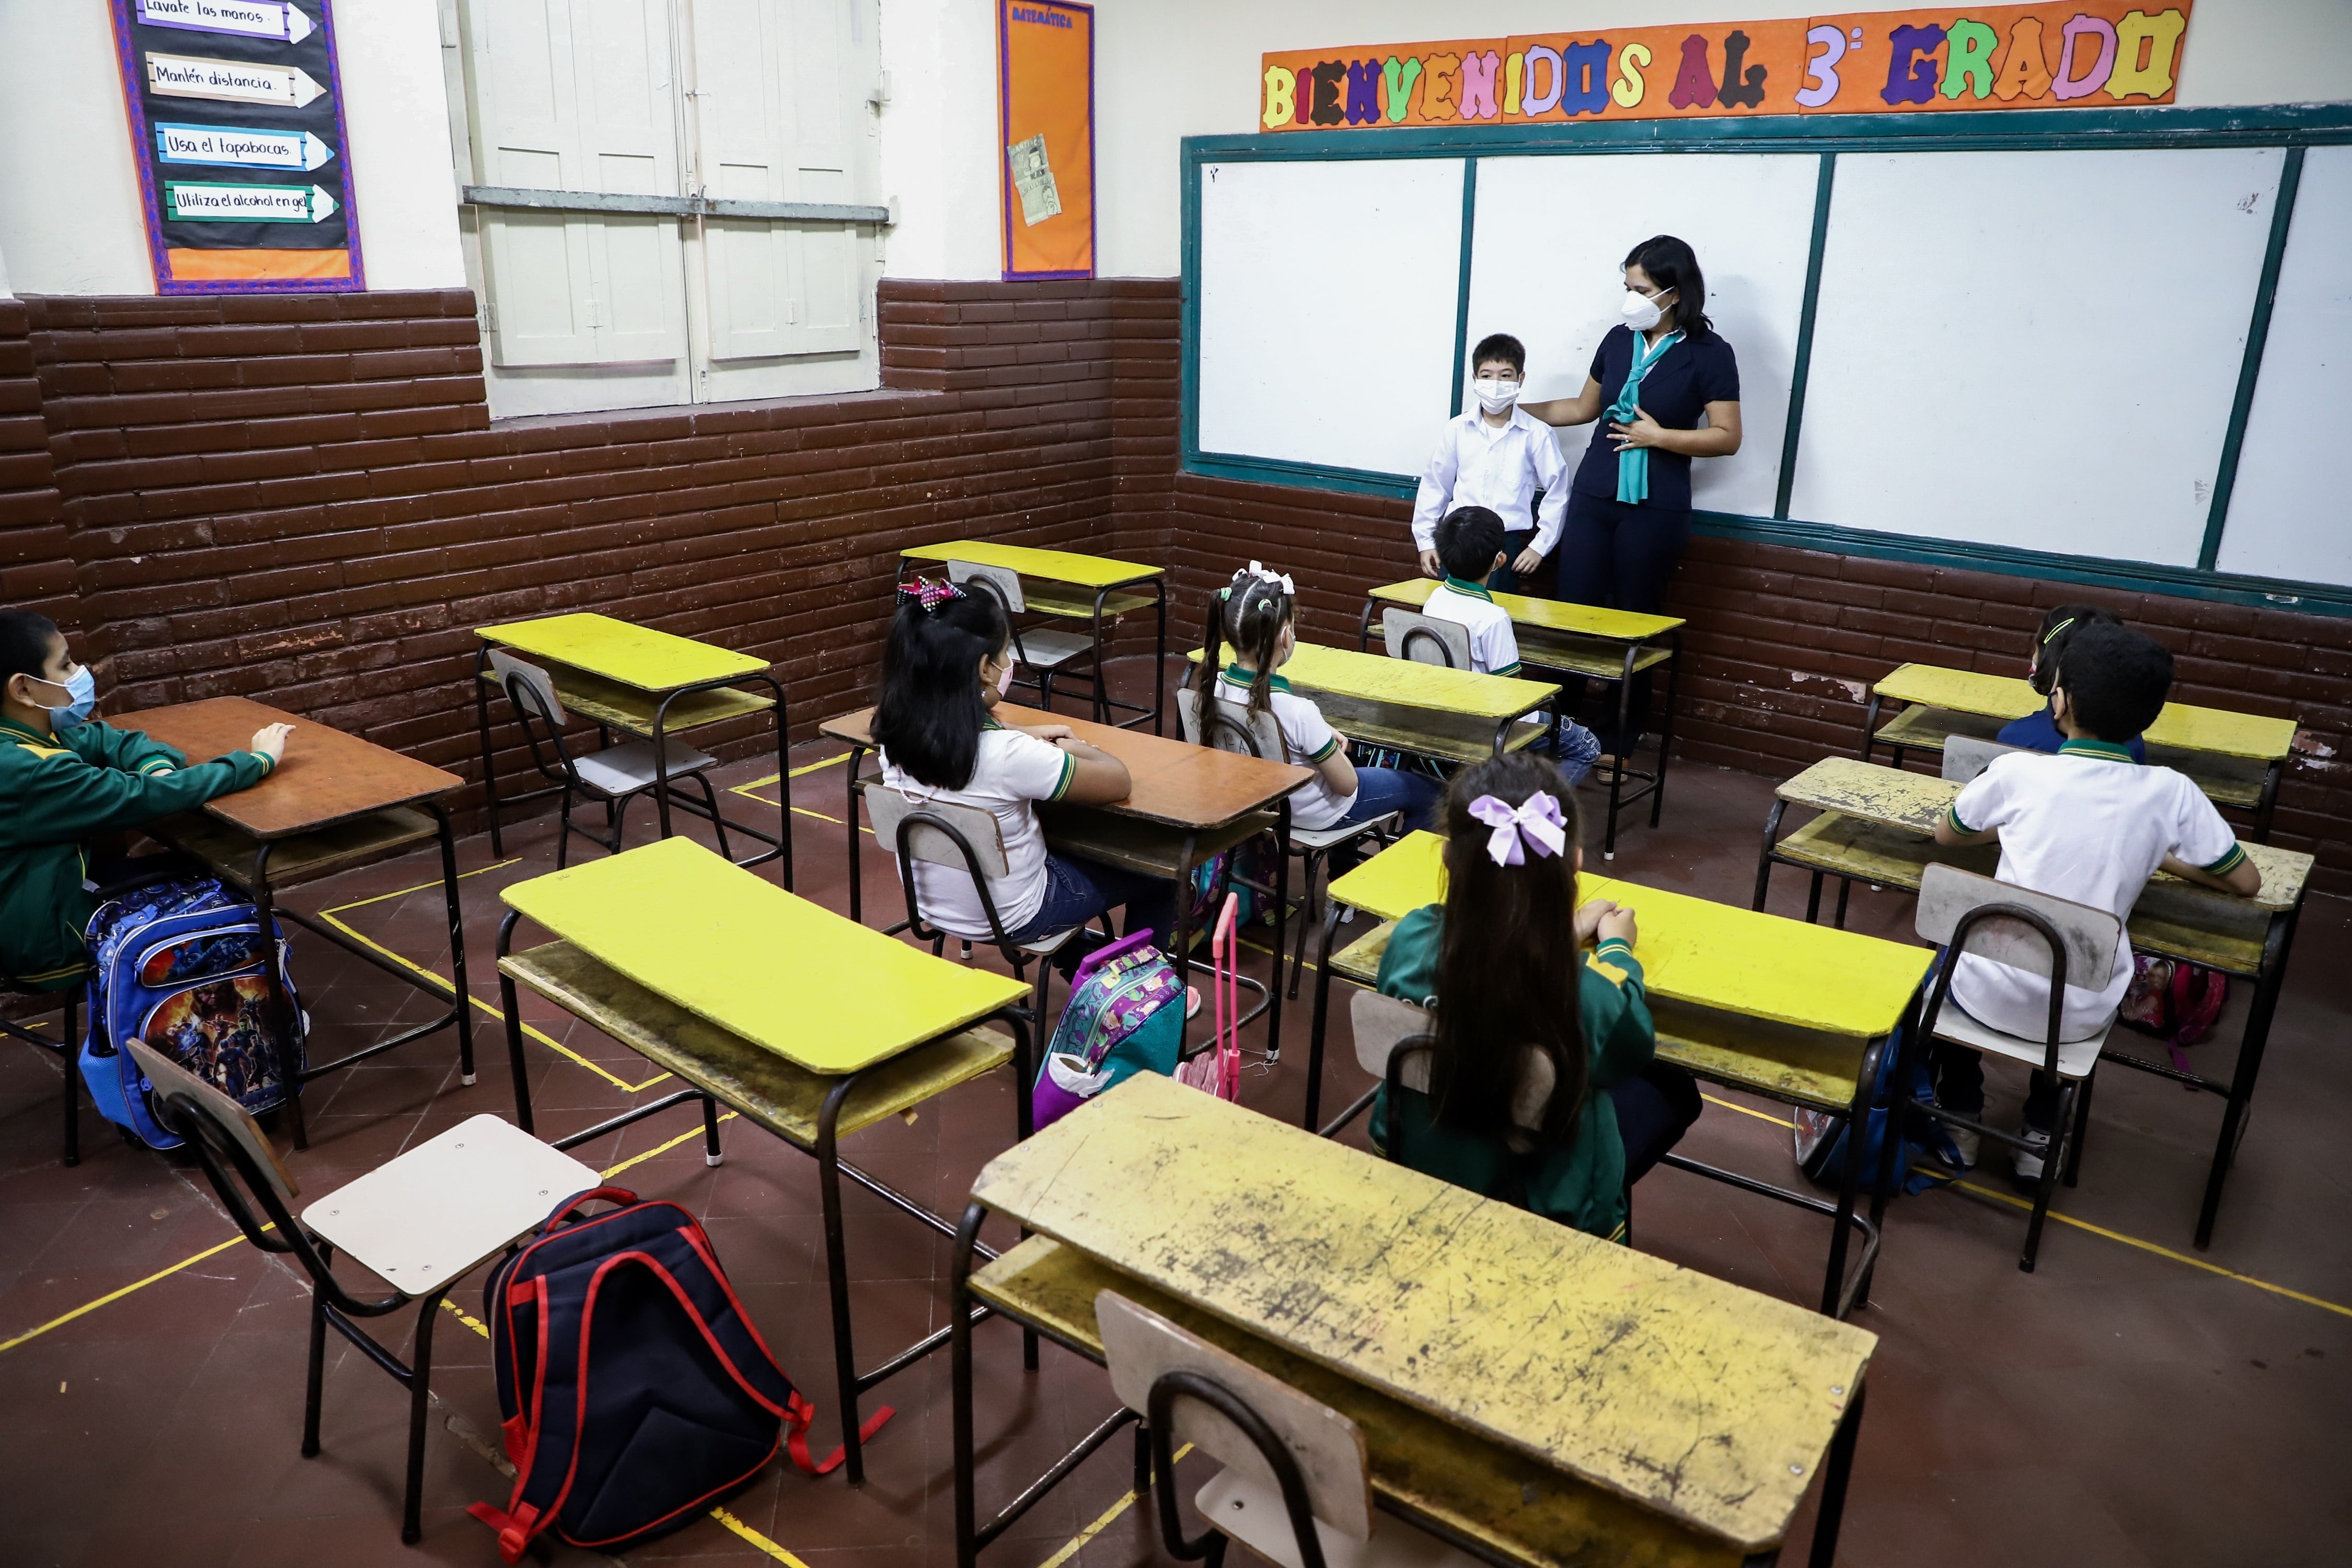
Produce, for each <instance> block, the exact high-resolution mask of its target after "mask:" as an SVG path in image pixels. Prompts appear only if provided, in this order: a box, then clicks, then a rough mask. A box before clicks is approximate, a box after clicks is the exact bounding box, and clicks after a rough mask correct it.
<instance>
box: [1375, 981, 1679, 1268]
mask: <svg viewBox="0 0 2352 1568" xmlns="http://www.w3.org/2000/svg"><path fill="white" fill-rule="evenodd" d="M1348 1018H1349V1023H1350V1024H1351V1025H1353V1026H1354V1033H1355V1037H1356V1065H1357V1066H1358V1067H1360V1068H1363V1069H1364V1070H1365V1071H1366V1072H1368V1073H1370V1074H1372V1075H1373V1076H1374V1077H1376V1078H1378V1079H1380V1080H1381V1082H1382V1083H1383V1084H1384V1085H1386V1086H1387V1088H1388V1091H1389V1102H1390V1103H1391V1105H1393V1104H1395V1103H1396V1097H1397V1094H1398V1092H1399V1091H1400V1090H1402V1089H1412V1091H1413V1092H1414V1093H1416V1094H1424V1095H1425V1094H1427V1093H1428V1092H1429V1058H1430V1054H1431V1053H1432V1052H1433V1051H1434V1050H1435V1049H1436V1047H1437V1042H1436V1041H1435V1039H1434V1038H1433V1037H1431V1035H1430V1033H1429V1014H1428V1013H1427V1012H1426V1011H1424V1010H1423V1009H1422V1008H1420V1007H1416V1006H1414V1005H1412V1003H1410V1002H1405V1001H1401V1000H1400V999H1398V998H1397V997H1394V996H1383V995H1381V994H1380V993H1379V992H1377V991H1359V992H1357V993H1356V995H1355V999H1354V1001H1352V1002H1351V1003H1349V1008H1348ZM1558 1086H1559V1077H1558V1075H1557V1074H1556V1073H1555V1072H1554V1071H1553V1070H1552V1065H1551V1058H1549V1057H1546V1056H1544V1055H1542V1054H1540V1053H1539V1052H1532V1051H1531V1052H1529V1053H1528V1058H1527V1062H1526V1066H1525V1068H1524V1070H1523V1071H1522V1072H1521V1073H1520V1075H1519V1081H1518V1083H1517V1086H1516V1087H1515V1088H1514V1089H1512V1091H1511V1121H1512V1122H1513V1124H1514V1125H1515V1127H1516V1128H1517V1130H1518V1131H1515V1132H1514V1133H1513V1135H1512V1136H1511V1137H1510V1138H1509V1139H1507V1140H1506V1142H1507V1144H1508V1146H1509V1148H1510V1150H1511V1152H1513V1153H1515V1154H1525V1153H1528V1152H1531V1151H1532V1150H1533V1149H1534V1148H1535V1143H1534V1134H1535V1131H1536V1129H1537V1128H1538V1127H1539V1126H1541V1125H1542V1123H1543V1113H1544V1107H1545V1106H1547V1105H1549V1104H1550V1103H1551V1095H1552V1090H1553V1089H1555V1088H1557V1087H1558ZM1374 1092H1375V1093H1377V1092H1378V1091H1377V1090H1375V1091H1374ZM1371 1099H1372V1095H1371V1094H1367V1095H1365V1096H1364V1097H1363V1099H1362V1100H1359V1101H1358V1102H1357V1105H1358V1106H1362V1105H1368V1104H1370V1101H1371ZM1356 1113H1357V1110H1356V1107H1350V1108H1349V1111H1348V1114H1347V1115H1346V1116H1344V1117H1342V1118H1341V1119H1340V1121H1339V1125H1340V1126H1345V1125H1346V1124H1347V1122H1348V1121H1349V1120H1351V1119H1353V1117H1354V1116H1355V1115H1356ZM1403 1145H1404V1124H1403V1119H1402V1117H1401V1116H1395V1115H1392V1116H1391V1117H1390V1119H1389V1126H1388V1146H1387V1148H1386V1149H1385V1150H1383V1151H1382V1152H1383V1153H1384V1154H1386V1156H1387V1157H1388V1158H1389V1159H1391V1160H1394V1161H1399V1162H1402V1160H1403V1159H1404V1149H1403ZM1625 1199H1626V1202H1625V1210H1626V1222H1625V1225H1626V1240H1627V1242H1628V1243H1629V1244H1630V1243H1631V1242H1632V1239H1633V1193H1632V1191H1631V1190H1630V1189H1629V1190H1628V1191H1627V1193H1626V1194H1625Z"/></svg>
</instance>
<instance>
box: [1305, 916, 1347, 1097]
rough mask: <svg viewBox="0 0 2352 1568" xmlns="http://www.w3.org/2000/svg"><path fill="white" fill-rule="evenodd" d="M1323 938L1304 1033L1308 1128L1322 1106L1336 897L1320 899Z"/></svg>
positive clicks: (1335, 920)
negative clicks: (1311, 1020)
mask: <svg viewBox="0 0 2352 1568" xmlns="http://www.w3.org/2000/svg"><path fill="white" fill-rule="evenodd" d="M1323 903H1324V910H1323V942H1322V946H1321V947H1320V948H1318V950H1317V952H1316V954H1315V1022H1314V1024H1313V1026H1311V1027H1310V1028H1309V1029H1308V1031H1307V1120H1306V1121H1305V1122H1304V1123H1302V1125H1304V1126H1305V1127H1306V1129H1307V1131H1309V1132H1313V1131H1318V1125H1317V1118H1318V1116H1319V1115H1320V1114H1321V1112H1322V1110H1323V1032H1324V1029H1325V1027H1326V1026H1327V1025H1328V1021H1329V1019H1330V1016H1331V939H1332V938H1333V937H1334V936H1335V935H1337V934H1338V932H1339V915H1340V912H1341V911H1340V908H1339V900H1336V899H1332V898H1328V897H1326V898H1325V899H1324V900H1323Z"/></svg>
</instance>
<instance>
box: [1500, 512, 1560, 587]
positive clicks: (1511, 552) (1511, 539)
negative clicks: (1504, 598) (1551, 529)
mask: <svg viewBox="0 0 2352 1568" xmlns="http://www.w3.org/2000/svg"><path fill="white" fill-rule="evenodd" d="M1534 542H1536V531H1535V530H1534V529H1532V528H1530V529H1528V530H1526V531H1523V532H1519V533H1506V534H1505V535H1503V565H1502V568H1501V569H1500V570H1499V571H1497V572H1496V574H1494V575H1493V576H1492V577H1489V578H1487V579H1486V586H1487V587H1489V588H1491V589H1493V590H1494V591H1495V592H1496V593H1498V594H1528V595H1534V596H1535V597H1537V598H1540V599H1556V598H1558V597H1559V595H1558V594H1556V593H1554V592H1553V591H1552V563H1554V562H1555V561H1557V560H1559V551H1557V550H1555V551H1553V552H1551V553H1550V554H1549V555H1547V556H1545V557H1544V558H1543V561H1542V562H1541V563H1539V564H1538V566H1537V567H1536V569H1535V570H1534V571H1532V572H1530V573H1528V574H1526V575H1525V576H1521V575H1520V574H1519V573H1518V570H1517V568H1516V567H1514V566H1513V565H1512V564H1511V563H1512V562H1514V561H1517V559H1518V558H1519V554H1520V552H1522V551H1524V550H1526V549H1527V547H1528V545H1530V544H1533V543H1534Z"/></svg>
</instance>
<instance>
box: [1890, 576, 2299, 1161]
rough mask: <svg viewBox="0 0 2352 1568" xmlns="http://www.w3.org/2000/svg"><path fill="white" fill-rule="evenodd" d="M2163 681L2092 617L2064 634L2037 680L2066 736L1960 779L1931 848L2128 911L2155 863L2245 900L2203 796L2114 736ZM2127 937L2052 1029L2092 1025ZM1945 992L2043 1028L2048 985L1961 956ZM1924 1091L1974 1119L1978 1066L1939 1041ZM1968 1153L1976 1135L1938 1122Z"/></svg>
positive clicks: (2038, 1088)
mask: <svg viewBox="0 0 2352 1568" xmlns="http://www.w3.org/2000/svg"><path fill="white" fill-rule="evenodd" d="M2170 689H2172V655H2171V654H2170V653H2169V652H2168V651H2167V650H2166V649H2165V648H2164V647H2161V646H2159V645H2158V644H2157V643H2155V642H2153V641H2151V640H2150V639H2149V638H2147V637H2142V636H2141V635H2140V634H2139V633H2137V632H2136V631H2132V630H2130V629H2129V628H2128V627H2126V626H2110V625H2106V624H2104V623H2098V622H2095V623H2093V624H2091V625H2089V626H2084V627H2082V628H2081V629H2080V630H2078V631H2076V632H2075V633H2074V636H2073V637H2070V638H2069V639H2068V641H2067V643H2066V651H2065V657H2064V660H2063V662H2062V663H2061V664H2060V665H2059V666H2058V668H2057V671H2056V679H2055V680H2054V682H2053V687H2052V690H2051V710H2052V713H2053V717H2054V718H2055V720H2056V721H2057V725H2058V728H2059V729H2060V730H2061V731H2063V732H2064V733H2065V736H2066V740H2065V742H2064V744H2063V745H2061V746H2060V747H2059V748H2058V751H2057V753H2056V754H2055V755H2044V754H2042V753H2041V752H2007V753H2004V754H2002V755H2000V756H1998V757H1995V758H1994V759H1993V760H1992V763H1991V765H1990V766H1989V767H1987V768H1986V769H1985V771H1984V772H1983V773H1980V774H1979V775H1978V776H1977V778H1976V779H1975V781H1974V782H1973V783H1971V784H1969V786H1968V787H1967V788H1966V789H1964V790H1962V791H1960V793H1959V795H1958V798H1957V799H1955V800H1954V801H1953V802H1952V804H1951V807H1950V809H1949V810H1948V811H1947V812H1946V814H1945V817H1944V820H1943V821H1941V822H1939V823H1937V825H1936V842H1937V843H1938V844H1942V845H1948V846H1952V845H1962V844H1992V843H1998V844H1999V845H2000V869H1999V870H1998V871H1997V872H1996V873H1995V875H1996V876H1998V877H1999V878H2000V880H2002V881H2004V882H2011V883H2014V884H2015V885H2017V886H2018V887H2021V888H2031V889H2033V890H2034V891H2036V892H2040V893H2048V894H2050V895H2051V896H2052V897H2053V898H2060V899H2067V900H2073V901H2074V902H2075V903H2078V904H2088V905H2090V906H2091V907H2092V908H2094V909H2102V910H2113V911H2114V913H2115V916H2116V919H2117V920H2119V921H2128V920H2129V919H2130V918H2131V911H2132V906H2133V905H2134V904H2135V903H2137V902H2138V901H2139V895H2140V889H2143V888H2145V887H2147V879H2148V878H2150V877H2151V876H2153V875H2155V874H2156V872H2158V870H2164V871H2168V872H2170V873H2171V874H2172V875H2174V876H2176V877H2179V878H2182V879H2186V880H2188V881H2191V882H2200V883H2203V884H2204V885H2205V886H2207V887H2209V888H2218V889H2221V891H2223V892H2226V893H2236V894H2238V895H2239V896H2240V897H2242V898H2251V897H2252V896H2253V895H2254V894H2255V893H2257V892H2260V891H2261V890H2262V885H2263V878H2262V873H2261V872H2260V871H2259V870H2257V869H2256V868H2255V867H2254V864H2253V862H2252V861H2251V860H2248V859H2247V858H2246V852H2245V850H2244V849H2243V848H2242V847H2240V845H2239V843H2238V840H2237V837H2236V835H2235V834H2233V833H2231V830H2230V825H2229V824H2228V823H2226V822H2224V821H2222V820H2221V813H2220V812H2218V811H2216V810H2214V809H2213V803H2212V802H2211V801H2210V800H2207V799H2206V798H2205V795H2204V793H2203V792H2202V791H2201V790H2200V789H2199V788H2198V787H2197V786H2196V785H2195V784H2191V783H2189V780H2188V779H2187V778H2186V777H2184V776H2183V775H2181V774H2179V773H2175V772H2173V771H2172V770H2171V769H2170V768H2165V767H2147V766H2145V765H2143V764H2141V763H2136V762H2134V761H2133V760H2132V755H2131V752H2130V751H2129V750H2128V749H2127V748H2126V745H2125V742H2127V741H2129V740H2130V739H2131V738H2132V737H2133V736H2135V735H2137V734H2138V733H2139V732H2140V731H2143V730H2145V729H2147V727H2148V725H2149V724H2150V723H2152V722H2153V721H2155V719H2156V716H2157V714H2158V712H2159V711H2161V710H2163V707H2164V699H2165V694H2166V693H2167V692H2168V691H2169V690H2170ZM2131 977H2132V958H2131V940H2130V938H2129V936H2128V935H2127V934H2126V935H2119V936H2118V937H2117V938H2116V955H2115V963H2113V964H2112V965H2111V966H2110V967H2109V969H2108V972H2107V973H2105V975H2104V976H2096V975H2086V976H2084V978H2085V979H2087V980H2091V981H2093V982H2095V983H2094V984H2088V985H2076V984H2073V983H2072V981H2071V980H2070V981H2069V983H2068V984H2067V986H2066V998H2065V1006H2064V1010H2063V1014H2062V1016H2061V1018H2060V1024H2059V1032H2060V1034H2061V1035H2062V1036H2063V1037H2064V1038H2066V1039H2069V1040H2084V1039H2089V1038H2090V1037H2093V1036H2094V1035H2096V1034H2097V1033H2098V1032H2099V1031H2100V1030H2101V1029H2103V1028H2105V1026H2106V1024H2107V1021H2108V1020H2109V1019H2110V1018H2112V1017H2113V1016H2115V1012H2116V1006H2117V1005H2118V1004H2120V1003H2121V1002H2122V1001H2123V997H2124V991H2125V989H2126V987H2127V986H2128V985H2129V984H2131ZM1952 1000H1953V1001H1955V1002H1958V1004H1959V1005H1960V1006H1961V1007H1962V1008H1963V1009H1964V1010H1965V1011H1966V1012H1967V1013H1968V1014H1969V1016H1971V1017H1973V1018H1975V1019H1977V1020H1978V1021H1979V1023H1982V1024H1986V1025H1989V1026H1991V1027H1993V1028H1996V1029H1999V1030H2000V1031H2002V1032H2003V1033H2004V1034H2011V1035H2015V1036H2018V1037H2021V1038H2023V1039H2028V1040H2040V1039H2042V1038H2043V1037H2044V1036H2045V1033H2046V1031H2047V1030H2048V1028H2049V1016H2050V982H2049V981H2048V980H2047V979H2045V978H2043V977H2042V976H2039V975H2034V974H2029V973H2026V972H2025V971H2023V970H2020V969H2011V968H2010V967H2009V966H2008V965H2007V964H2002V963H1994V962H1993V961H1992V960H1990V959H1989V958H1982V957H1979V956H1978V955H1977V954H1975V953H1963V954H1961V955H1960V958H1959V960H1958V968H1957V969H1955V970H1954V971H1953V973H1952ZM1936 1050H1937V1055H1936V1058H1935V1059H1934V1062H1933V1064H1932V1065H1933V1067H1934V1068H1935V1074H1936V1099H1937V1103H1938V1104H1940V1105H1941V1106H1943V1108H1944V1109H1945V1110H1956V1111H1958V1112H1959V1113H1960V1114H1961V1115H1963V1116H1969V1117H1972V1118H1977V1119H1979V1120H1981V1118H1982V1116H1983V1112H1984V1068H1983V1065H1982V1063H1981V1061H1980V1060H1979V1058H1978V1056H1977V1053H1976V1052H1974V1051H1971V1050H1969V1049H1967V1048H1966V1047H1954V1046H1946V1045H1944V1044H1942V1043H1941V1042H1938V1043H1937V1047H1936ZM2058 1087H2059V1086H2058V1084H2057V1082H2056V1080H2054V1079H2050V1078H2048V1077H2047V1076H2046V1075H2044V1074H2043V1073H2042V1071H2041V1070H2040V1069H2038V1068H2037V1069H2035V1071H2034V1074H2033V1086H2032V1093H2031V1094H2029V1095H2028V1097H2027V1099H2026V1101H2025V1123H2024V1125H2023V1127H2021V1129H2020V1133H2021V1136H2022V1137H2024V1138H2025V1139H2026V1141H2027V1142H2028V1143H2029V1144H2031V1145H2033V1147H2031V1148H2027V1149H2021V1150H2020V1151H2018V1153H2017V1174H2018V1176H2019V1178H2020V1179H2021V1180H2024V1181H2036V1180H2039V1179H2040V1178H2041V1175H2042V1158H2043V1152H2044V1151H2046V1150H2047V1149H2048V1147H2049V1142H2050V1134H2051V1132H2052V1131H2053V1123H2054V1122H2055V1121H2056V1115H2057V1108H2058ZM1951 1132H1952V1135H1953V1139H1954V1141H1955V1142H1958V1144H1959V1146H1960V1152H1961V1154H1962V1156H1963V1157H1964V1158H1966V1160H1967V1161H1968V1163H1969V1164H1971V1165H1973V1164H1975V1163H1976V1161H1977V1148H1978V1143H1979V1140H1978V1137H1977V1135H1976V1133H1974V1132H1973V1131H1969V1130H1967V1129H1965V1128H1958V1127H1955V1128H1953V1129H1951Z"/></svg>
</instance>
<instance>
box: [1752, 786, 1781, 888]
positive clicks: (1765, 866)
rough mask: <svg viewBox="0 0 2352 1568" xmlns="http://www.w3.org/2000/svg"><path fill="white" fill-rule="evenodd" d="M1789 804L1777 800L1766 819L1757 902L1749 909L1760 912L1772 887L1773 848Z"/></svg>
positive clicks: (1757, 885) (1757, 860) (1758, 873)
mask: <svg viewBox="0 0 2352 1568" xmlns="http://www.w3.org/2000/svg"><path fill="white" fill-rule="evenodd" d="M1788 809H1789V803H1788V802H1787V801H1785V800H1780V799H1778V798H1775V799H1774V800H1773V802H1772V810H1771V813H1770V815H1769V816H1766V817H1765V818H1764V847H1763V849H1762V850H1761V851H1760V852H1759V854H1758V855H1757V857H1756V901H1755V902H1754V903H1752V904H1749V905H1748V908H1749V909H1751V910H1762V909H1763V907H1764V895H1765V894H1766V893H1767V892H1769V891H1770V890H1771V887H1772V846H1773V845H1775V844H1777V843H1779V842H1780V818H1781V817H1782V816H1784V815H1785V814H1786V813H1787V812H1788Z"/></svg>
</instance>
